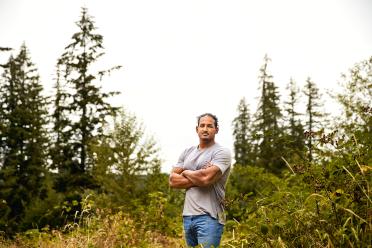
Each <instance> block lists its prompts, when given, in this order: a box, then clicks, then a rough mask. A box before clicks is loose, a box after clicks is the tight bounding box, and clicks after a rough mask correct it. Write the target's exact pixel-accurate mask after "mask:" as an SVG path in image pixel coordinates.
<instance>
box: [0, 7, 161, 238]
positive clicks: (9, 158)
mask: <svg viewBox="0 0 372 248" xmlns="http://www.w3.org/2000/svg"><path fill="white" fill-rule="evenodd" d="M76 25H77V27H78V31H77V32H76V33H74V34H73V35H72V38H71V42H70V43H69V44H67V46H66V47H65V49H64V51H63V53H62V54H61V56H60V57H59V58H58V59H57V60H56V61H57V62H56V70H55V75H56V77H55V80H54V82H53V85H54V94H53V95H51V96H45V94H44V92H43V86H42V83H41V80H40V77H39V74H38V72H37V68H36V66H35V65H34V63H33V62H32V59H31V55H30V52H29V51H28V49H27V47H26V45H25V44H23V45H22V46H21V48H20V49H19V52H18V53H17V54H15V55H11V56H10V57H9V59H8V61H7V62H6V63H5V64H2V65H1V68H0V70H1V71H2V74H1V78H0V231H1V233H2V234H3V235H4V234H5V235H7V236H11V235H13V234H15V233H17V232H22V231H26V230H28V229H34V228H43V227H49V228H57V227H63V226H64V225H66V224H67V223H70V222H71V221H76V213H81V211H82V202H83V199H84V198H85V197H86V196H87V195H88V194H93V193H94V194H100V200H101V202H104V201H106V202H110V204H109V203H108V204H107V206H109V205H110V206H112V207H114V206H121V205H123V204H122V203H125V205H126V206H128V205H130V202H134V199H136V200H138V199H140V198H141V199H143V200H144V201H146V195H147V194H148V193H149V192H154V191H157V190H158V191H159V190H160V188H161V187H163V188H165V189H166V183H165V182H166V181H165V180H164V175H160V165H161V160H160V158H159V157H158V148H157V147H156V144H155V142H154V140H152V139H151V138H145V136H144V128H143V126H142V124H141V123H139V122H138V121H137V119H136V117H135V116H134V115H133V114H130V113H128V112H126V111H125V110H124V109H122V108H119V107H115V106H112V105H111V104H110V103H109V98H110V97H112V96H114V95H116V94H117V93H116V92H108V93H107V92H103V90H102V88H101V85H102V84H103V83H104V79H105V77H106V76H107V75H108V74H110V73H111V72H112V71H113V70H116V69H119V68H120V66H113V67H112V68H109V69H105V70H102V71H98V72H97V71H94V70H93V69H92V68H93V66H94V64H95V63H96V62H97V61H98V60H99V59H100V57H102V56H103V55H104V47H103V37H102V35H100V34H98V33H97V32H96V27H95V24H94V22H93V19H92V17H91V16H89V15H88V13H87V10H86V9H82V12H81V18H80V20H79V21H78V22H76ZM1 50H2V52H5V51H9V50H10V49H9V48H2V49H1ZM3 54H4V53H3ZM155 175H157V176H155ZM162 182H164V183H162ZM142 195H144V196H142ZM139 196H142V197H139Z"/></svg>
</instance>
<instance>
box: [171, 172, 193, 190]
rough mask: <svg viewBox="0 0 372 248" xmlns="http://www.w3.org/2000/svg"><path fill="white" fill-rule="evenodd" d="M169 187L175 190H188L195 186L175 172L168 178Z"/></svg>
mask: <svg viewBox="0 0 372 248" xmlns="http://www.w3.org/2000/svg"><path fill="white" fill-rule="evenodd" d="M169 185H170V186H171V187H172V188H176V189H188V188H191V187H194V186H195V184H194V183H193V182H192V181H190V180H189V179H188V178H186V177H184V176H183V175H181V174H178V173H175V172H172V173H171V175H170V177H169Z"/></svg>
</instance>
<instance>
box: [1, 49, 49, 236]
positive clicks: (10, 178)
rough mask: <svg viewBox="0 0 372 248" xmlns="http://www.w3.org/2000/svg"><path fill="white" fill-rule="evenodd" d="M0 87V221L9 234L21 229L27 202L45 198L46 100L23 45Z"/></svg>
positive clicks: (8, 64)
mask: <svg viewBox="0 0 372 248" xmlns="http://www.w3.org/2000/svg"><path fill="white" fill-rule="evenodd" d="M1 84H2V85H1V89H2V90H1V92H0V94H1V96H0V99H1V110H0V112H1V114H0V115H1V118H2V126H1V140H2V143H1V146H2V149H1V153H2V154H1V159H2V166H1V170H0V182H1V184H2V185H1V186H2V187H1V192H0V194H1V195H0V199H3V200H4V201H5V202H6V205H7V209H8V210H7V211H6V213H5V215H3V216H2V219H1V221H5V223H7V224H6V226H5V227H4V228H5V229H6V230H7V231H10V232H11V231H15V230H17V229H18V228H23V227H22V226H19V225H20V224H22V218H23V217H24V212H25V209H26V208H27V206H28V205H29V204H30V202H31V201H33V200H35V199H43V198H45V197H46V189H45V187H44V179H45V176H46V173H47V171H46V156H47V153H46V152H45V151H46V150H47V142H48V140H47V138H46V137H47V135H46V131H45V126H46V114H47V112H46V106H47V99H46V98H45V97H44V96H42V89H43V88H42V85H41V83H40V79H39V75H38V74H37V70H36V67H35V65H34V64H33V63H32V61H31V59H30V56H29V53H28V51H27V48H26V46H25V45H22V46H21V49H20V53H19V54H18V55H17V57H15V58H13V57H12V56H11V57H10V59H9V61H8V63H7V64H6V65H5V67H4V73H3V81H2V82H1ZM2 224H3V223H2ZM24 228H26V227H24Z"/></svg>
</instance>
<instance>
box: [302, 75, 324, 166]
mask: <svg viewBox="0 0 372 248" xmlns="http://www.w3.org/2000/svg"><path fill="white" fill-rule="evenodd" d="M304 94H305V96H306V97H307V104H306V115H307V116H306V119H307V121H306V134H307V137H308V139H307V144H306V146H307V149H308V159H309V161H312V160H313V157H314V146H313V141H314V134H315V133H316V132H319V131H321V130H322V129H324V126H323V125H322V120H324V117H325V114H324V113H323V112H321V111H320V107H321V106H322V104H321V95H320V92H319V89H318V87H317V86H316V84H315V83H314V82H313V81H312V80H311V78H310V77H309V78H307V80H306V85H305V88H304Z"/></svg>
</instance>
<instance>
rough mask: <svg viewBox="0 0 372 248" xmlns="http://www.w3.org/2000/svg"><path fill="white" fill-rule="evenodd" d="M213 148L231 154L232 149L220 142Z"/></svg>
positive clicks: (215, 150)
mask: <svg viewBox="0 0 372 248" xmlns="http://www.w3.org/2000/svg"><path fill="white" fill-rule="evenodd" d="M213 150H214V152H219V153H224V154H226V155H231V151H230V149H229V148H227V147H225V146H222V145H220V144H218V143H216V144H215V146H214V147H213Z"/></svg>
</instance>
